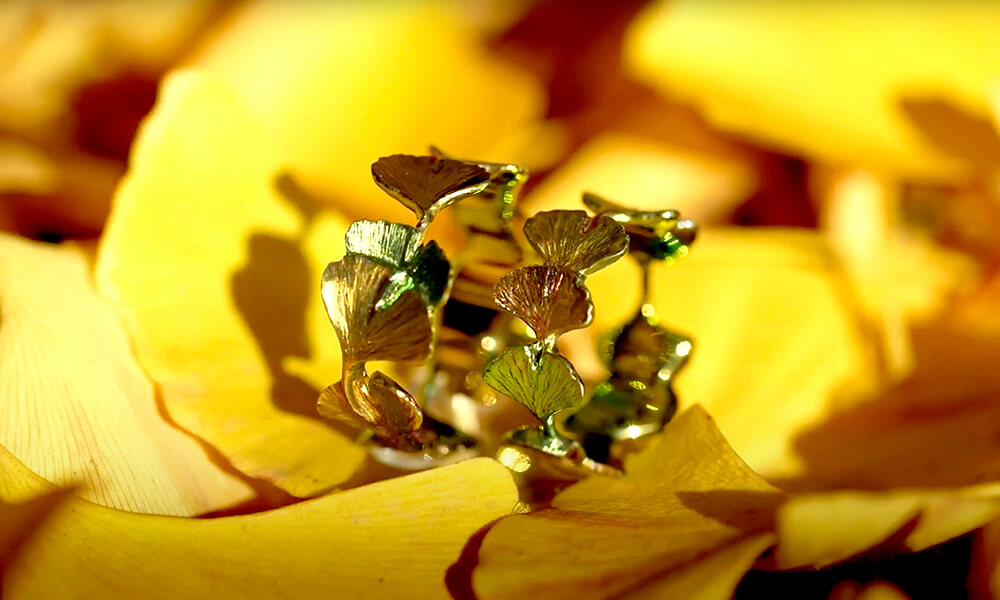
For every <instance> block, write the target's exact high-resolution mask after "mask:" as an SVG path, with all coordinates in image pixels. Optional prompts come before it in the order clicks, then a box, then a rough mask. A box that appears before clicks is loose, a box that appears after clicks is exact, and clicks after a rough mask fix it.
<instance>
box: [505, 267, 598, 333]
mask: <svg viewBox="0 0 1000 600" xmlns="http://www.w3.org/2000/svg"><path fill="white" fill-rule="evenodd" d="M493 299H494V300H495V301H496V303H497V305H499V306H500V307H501V308H503V309H504V310H506V311H508V312H510V313H511V314H513V315H514V316H516V317H517V318H519V319H521V320H522V321H524V322H525V323H527V324H528V326H529V327H531V329H532V331H534V332H535V336H536V337H537V338H538V339H545V338H547V337H549V336H551V335H558V334H560V333H563V332H566V331H570V330H572V329H580V328H581V327H586V326H587V325H590V322H591V320H593V316H594V305H593V303H592V302H591V301H590V292H589V291H588V290H587V288H586V287H585V286H584V285H583V282H582V278H581V277H580V275H578V274H577V273H576V272H574V271H570V270H569V269H565V268H562V267H553V266H547V265H534V266H530V267H522V268H520V269H517V270H515V271H512V272H510V273H508V274H506V275H504V276H503V277H501V278H500V281H498V282H497V284H496V287H495V288H494V290H493Z"/></svg>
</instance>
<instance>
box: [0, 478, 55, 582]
mask: <svg viewBox="0 0 1000 600" xmlns="http://www.w3.org/2000/svg"><path fill="white" fill-rule="evenodd" d="M70 493H71V491H70V490H69V489H67V488H57V489H55V490H53V491H51V492H47V493H43V494H41V495H36V494H32V497H31V498H29V499H27V500H19V501H13V502H9V501H5V500H0V584H2V583H3V573H2V571H3V565H5V564H7V563H9V562H11V560H12V559H13V557H14V554H15V553H16V552H17V550H18V549H19V547H20V546H21V545H22V544H23V543H24V542H25V541H27V540H28V539H29V538H30V537H31V535H32V534H34V533H35V531H36V530H37V529H38V527H39V526H40V525H41V524H42V523H43V522H44V521H45V519H46V518H48V517H49V516H50V515H51V514H52V512H53V511H54V510H55V509H56V507H58V506H59V505H60V504H62V503H63V501H65V500H66V499H67V498H69V496H70ZM0 589H2V587H0Z"/></svg>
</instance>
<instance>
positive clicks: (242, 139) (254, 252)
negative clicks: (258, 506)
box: [96, 73, 363, 495]
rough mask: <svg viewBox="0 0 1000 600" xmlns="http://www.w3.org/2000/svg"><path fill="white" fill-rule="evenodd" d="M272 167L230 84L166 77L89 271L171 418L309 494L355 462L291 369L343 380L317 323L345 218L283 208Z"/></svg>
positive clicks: (326, 333)
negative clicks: (324, 277) (323, 278)
mask: <svg viewBox="0 0 1000 600" xmlns="http://www.w3.org/2000/svg"><path fill="white" fill-rule="evenodd" d="M279 172H280V163H279V158H278V157H277V156H275V155H274V153H273V152H272V147H271V142H270V140H269V139H268V138H267V136H266V135H265V134H264V132H263V131H262V129H261V127H260V126H259V125H258V124H257V123H256V122H255V121H254V120H253V118H252V117H251V116H250V114H249V112H248V111H247V109H246V108H245V107H244V106H243V105H242V104H241V102H240V100H239V98H238V96H237V95H236V94H235V93H234V92H233V91H232V90H230V89H229V88H227V87H226V86H225V85H224V84H222V83H220V82H218V81H216V80H214V79H211V78H209V77H206V76H202V75H199V74H195V73H180V74H175V75H173V76H171V77H170V78H168V79H167V81H166V82H165V84H164V86H163V89H162V92H161V97H160V101H159V103H158V106H157V108H156V110H155V111H154V113H153V115H152V116H151V117H150V119H149V120H148V121H147V122H146V124H145V125H144V127H143V129H142V131H141V134H140V136H139V139H138V141H137V142H136V146H135V148H134V150H133V154H132V159H131V166H130V169H129V173H128V175H127V177H126V180H125V181H124V183H123V185H122V186H121V188H120V189H119V191H118V194H117V195H116V197H115V200H114V207H113V212H112V215H111V217H110V221H109V223H108V227H107V230H106V232H105V235H104V238H103V239H102V244H101V249H100V253H99V257H98V263H97V266H96V274H97V283H98V288H99V289H100V291H101V292H102V293H104V294H105V295H106V296H107V297H108V298H109V299H111V300H112V301H113V302H114V303H115V305H116V307H117V308H118V309H119V311H120V312H121V314H122V315H123V317H124V319H125V322H126V324H127V328H128V330H129V332H130V333H131V337H132V340H133V343H134V347H135V350H136V353H137V355H138V358H139V362H140V364H141V365H142V366H143V367H144V368H145V369H146V371H147V372H148V373H149V374H150V376H151V377H152V378H153V380H154V381H155V382H156V383H157V384H158V385H159V386H160V389H161V391H162V395H163V400H164V403H165V404H166V407H167V410H168V411H169V413H170V415H171V417H172V418H173V419H175V420H176V421H177V423H178V424H180V425H181V426H182V427H184V428H185V429H188V430H189V431H191V432H193V433H195V434H196V435H198V436H199V437H202V438H204V439H205V440H206V441H208V442H209V443H210V444H212V445H213V446H214V447H216V448H218V449H219V450H220V451H221V452H222V453H223V454H224V455H225V456H226V457H227V458H229V459H230V460H231V461H232V463H233V465H234V466H235V467H236V468H237V469H239V470H241V471H243V472H244V473H247V474H249V475H252V476H254V477H261V478H264V479H267V480H269V481H272V482H274V483H275V484H277V485H279V486H281V487H282V488H283V489H285V490H286V491H288V492H290V493H292V494H295V495H310V494H314V493H317V492H319V491H321V490H324V489H327V488H329V487H331V486H333V485H336V484H337V483H340V482H341V481H343V480H345V479H346V478H347V477H349V476H350V474H351V473H352V472H353V470H354V469H355V467H356V466H357V465H358V464H359V462H360V461H361V460H362V458H363V452H362V450H361V449H360V448H358V447H357V446H355V445H353V444H352V443H351V442H350V441H349V440H347V439H345V438H344V437H343V436H341V435H340V434H339V433H337V432H336V431H334V430H333V429H331V428H330V427H329V426H327V425H326V424H324V423H321V422H320V421H319V420H318V418H319V417H318V415H316V413H315V408H314V406H315V400H316V397H317V396H318V395H319V392H318V391H317V390H316V388H314V387H312V386H311V385H308V384H307V383H306V382H304V381H303V380H302V379H300V378H299V377H298V376H296V375H294V374H291V373H289V372H288V370H287V369H290V368H292V366H291V365H292V364H293V363H295V360H296V359H298V364H297V365H296V367H295V368H296V369H297V371H296V372H303V371H311V372H313V373H315V372H316V371H325V372H326V373H328V374H329V375H328V378H329V379H330V380H331V381H332V380H333V379H335V376H334V374H336V373H339V370H340V366H339V364H340V361H339V355H338V354H337V351H336V348H337V341H336V336H335V335H334V334H333V332H332V329H330V328H329V326H328V325H326V324H324V325H323V327H322V332H323V333H318V332H316V331H315V328H316V327H318V326H319V323H320V320H319V318H318V317H316V314H320V313H321V308H320V299H319V279H320V273H321V272H322V268H323V266H325V264H326V262H327V261H329V260H331V259H335V258H337V257H338V255H339V254H341V253H342V252H343V232H344V231H345V230H346V223H345V222H343V221H342V220H340V219H337V218H334V217H332V216H313V217H311V218H307V217H308V213H309V211H308V210H306V209H304V208H301V209H296V208H293V203H292V202H291V201H289V200H287V199H286V198H284V197H282V196H281V195H280V193H279V191H278V190H277V185H278V183H277V177H278V174H279ZM331 220H332V221H335V222H336V224H331V223H329V222H328V221H331ZM313 236H317V237H318V238H319V239H313ZM316 250H319V252H316ZM303 362H307V363H310V364H311V365H313V366H312V367H307V366H303V365H302V364H301V363H303Z"/></svg>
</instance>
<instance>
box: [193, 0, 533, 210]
mask: <svg viewBox="0 0 1000 600" xmlns="http://www.w3.org/2000/svg"><path fill="white" fill-rule="evenodd" d="M191 64H193V65H197V66H198V67H202V68H205V69H208V70H210V71H211V72H213V73H216V74H218V75H220V76H222V77H223V78H225V79H226V80H227V81H228V82H230V83H231V84H232V85H233V86H235V87H236V89H238V90H239V92H240V94H241V96H242V97H243V98H244V99H245V100H246V102H247V103H248V104H249V106H250V107H251V108H252V110H253V111H254V113H255V114H256V115H257V116H258V117H259V118H260V119H261V121H262V122H264V123H265V124H266V125H267V126H268V127H269V133H270V134H271V135H272V136H274V140H275V142H276V143H277V144H278V145H279V146H280V147H281V148H282V150H283V152H284V153H285V154H286V155H287V156H288V157H290V160H291V166H292V167H293V171H294V173H295V175H296V178H297V179H299V180H300V181H301V182H302V183H303V185H305V187H306V188H307V189H308V190H310V191H311V192H313V193H314V194H315V195H317V196H320V197H324V198H326V199H328V200H329V201H330V202H331V203H333V204H334V205H336V206H338V207H340V208H341V209H342V210H344V211H345V212H346V214H348V215H350V216H355V217H359V218H361V217H364V218H392V219H393V220H400V221H401V222H404V223H408V222H411V219H412V216H411V215H410V214H409V213H408V212H407V211H406V210H405V209H403V208H401V207H399V206H397V204H396V202H395V200H393V199H391V198H390V197H388V196H387V195H386V194H384V193H382V192H381V191H380V190H379V189H377V188H376V187H375V186H374V185H372V182H371V174H370V164H371V163H372V162H373V161H374V160H375V159H376V158H378V157H380V156H386V155H389V154H395V153H399V152H404V153H411V154H423V153H425V152H426V151H427V145H428V144H430V143H433V144H436V145H438V146H439V147H441V148H443V149H445V150H446V151H447V152H449V153H451V154H454V155H455V156H461V157H471V158H475V159H480V160H502V161H510V160H517V159H518V158H519V157H518V156H517V155H516V153H515V152H514V151H513V150H514V148H513V146H516V145H517V143H518V142H523V141H524V140H525V137H524V136H525V134H524V133H523V132H524V131H525V130H526V129H530V128H532V127H533V126H534V123H535V121H536V120H537V119H538V118H539V117H540V116H541V114H542V111H543V110H544V96H543V92H542V90H541V88H540V86H539V84H538V83H537V82H536V81H535V80H534V79H533V78H531V77H529V76H528V75H527V74H526V73H524V72H523V71H520V70H518V69H516V68H513V67H512V66H510V65H507V64H505V63H503V62H501V61H499V60H497V59H496V58H493V57H491V56H490V55H489V53H488V52H487V51H486V49H485V48H484V47H483V46H482V44H481V42H480V40H478V39H477V34H476V32H475V30H474V29H473V28H472V27H469V26H468V24H467V23H463V21H462V19H461V11H459V10H456V9H455V7H454V6H450V5H449V4H447V3H441V2H425V1H418V2H388V3H385V2H375V3H342V2H292V3H288V2H273V1H272V2H268V1H255V2H249V3H247V4H246V6H244V7H243V8H241V9H240V10H239V11H238V12H237V14H235V15H234V16H233V18H232V20H231V21H230V23H229V25H228V26H227V27H225V28H224V29H223V30H222V31H221V32H220V33H219V34H218V35H217V37H216V38H215V39H213V40H212V41H211V42H210V43H209V44H207V45H206V46H205V47H204V48H203V49H202V50H201V51H200V52H198V53H196V54H195V56H193V57H192V58H191Z"/></svg>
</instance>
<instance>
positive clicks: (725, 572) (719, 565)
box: [622, 533, 774, 600]
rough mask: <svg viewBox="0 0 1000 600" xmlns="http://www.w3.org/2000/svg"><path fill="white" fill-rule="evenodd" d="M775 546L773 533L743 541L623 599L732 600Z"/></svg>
mask: <svg viewBox="0 0 1000 600" xmlns="http://www.w3.org/2000/svg"><path fill="white" fill-rule="evenodd" d="M772 545H774V535H772V534H770V533H762V534H760V535H754V536H750V537H748V538H744V539H742V540H740V541H738V542H736V543H735V544H732V545H730V546H726V547H725V548H723V549H721V550H719V551H717V552H712V553H711V554H709V555H708V556H706V557H704V558H699V559H697V560H695V561H693V562H691V563H689V564H686V565H684V566H683V567H681V568H679V569H677V570H676V571H671V572H670V573H668V574H666V575H664V576H663V577H660V578H659V579H657V580H655V581H653V582H651V583H649V584H647V585H645V586H643V587H642V588H640V589H638V590H636V591H635V592H633V593H631V594H625V595H623V596H622V598H626V599H628V600H647V599H648V600H656V599H659V598H685V599H687V600H728V599H729V598H732V597H733V592H735V591H736V586H737V585H739V583H740V580H742V579H743V576H744V575H746V573H747V571H749V570H750V567H752V566H753V564H754V562H756V561H757V558H758V557H759V556H760V555H761V554H763V552H764V550H766V549H768V548H770V547H771V546H772Z"/></svg>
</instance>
